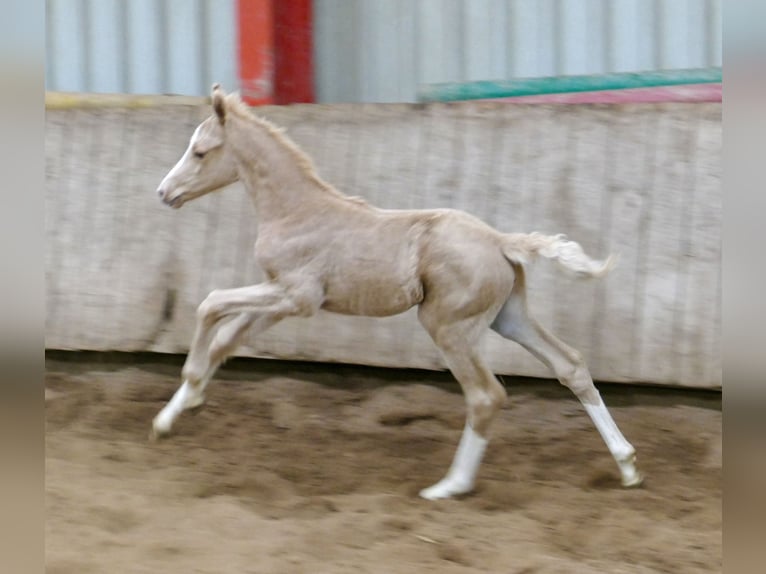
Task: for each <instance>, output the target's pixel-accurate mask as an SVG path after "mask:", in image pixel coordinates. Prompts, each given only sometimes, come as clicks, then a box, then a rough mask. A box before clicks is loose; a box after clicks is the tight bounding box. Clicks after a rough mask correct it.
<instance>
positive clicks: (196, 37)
mask: <svg viewBox="0 0 766 574" xmlns="http://www.w3.org/2000/svg"><path fill="white" fill-rule="evenodd" d="M46 35H47V44H48V45H47V49H46V54H47V62H46V89H48V90H52V91H67V92H69V91H71V92H99V93H130V94H162V93H176V94H183V95H204V94H207V92H208V90H209V89H210V84H212V83H213V82H214V81H220V82H223V83H224V85H226V86H230V87H237V85H238V81H237V51H236V42H237V36H236V0H129V1H128V0H47V2H46Z"/></svg>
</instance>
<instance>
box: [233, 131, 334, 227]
mask: <svg viewBox="0 0 766 574" xmlns="http://www.w3.org/2000/svg"><path fill="white" fill-rule="evenodd" d="M228 137H229V138H230V144H231V145H232V151H233V153H234V155H235V157H236V161H237V165H238V169H239V172H240V179H241V180H242V182H243V183H244V185H245V187H246V189H247V190H248V193H249V194H250V196H251V197H252V199H253V201H254V203H255V208H256V211H257V212H258V219H260V220H267V219H279V218H282V217H285V216H294V215H295V212H296V211H300V210H303V209H306V210H315V209H316V208H317V207H318V205H317V204H318V203H326V202H327V201H328V200H331V199H332V198H331V197H329V196H328V194H327V193H326V192H325V190H324V189H322V186H321V185H320V184H319V182H318V181H317V180H316V178H312V177H311V175H310V174H309V173H307V171H306V168H305V167H304V166H303V165H301V163H300V161H299V158H298V156H297V155H296V153H295V152H294V151H293V150H291V149H289V148H288V146H287V144H286V143H285V142H284V141H281V138H280V137H278V136H277V135H275V134H273V133H272V132H271V130H270V129H269V127H268V126H266V125H264V124H262V123H260V122H259V121H257V120H255V119H253V120H249V119H244V118H237V125H236V126H232V127H231V128H230V131H229V136H228Z"/></svg>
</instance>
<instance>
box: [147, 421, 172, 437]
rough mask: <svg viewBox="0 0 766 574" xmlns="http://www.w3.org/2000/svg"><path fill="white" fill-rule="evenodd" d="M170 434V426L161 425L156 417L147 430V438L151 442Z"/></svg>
mask: <svg viewBox="0 0 766 574" xmlns="http://www.w3.org/2000/svg"><path fill="white" fill-rule="evenodd" d="M169 434H170V426H167V425H163V424H162V423H161V422H160V421H157V420H156V419H155V420H154V421H152V430H151V431H149V440H150V441H151V442H157V441H158V440H160V439H162V438H165V437H167V436H168V435H169Z"/></svg>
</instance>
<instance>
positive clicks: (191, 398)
mask: <svg viewBox="0 0 766 574" xmlns="http://www.w3.org/2000/svg"><path fill="white" fill-rule="evenodd" d="M305 291H306V290H290V289H285V288H284V287H282V286H280V285H278V284H276V283H263V284H259V285H254V286H251V287H242V288H237V289H227V290H220V291H213V292H212V293H210V295H208V297H207V298H206V299H205V300H204V301H203V302H202V304H200V306H199V308H198V310H197V326H196V330H195V334H194V338H193V340H192V345H191V347H190V350H189V355H188V356H187V358H186V362H185V364H184V367H183V370H182V375H183V378H184V382H183V384H182V385H181V387H180V388H179V389H178V390H177V391H176V393H175V394H174V395H173V398H172V399H171V400H170V402H169V403H168V404H167V405H165V407H164V408H163V409H162V410H161V411H160V412H159V414H158V415H157V416H156V417H155V418H154V421H153V423H152V434H151V437H152V438H159V437H161V436H164V435H166V434H168V433H170V431H171V428H172V426H173V423H174V422H175V420H176V419H177V418H178V416H179V415H180V414H181V413H182V412H183V411H184V410H187V409H190V408H194V407H197V406H199V405H201V404H202V403H203V402H204V390H205V387H207V385H208V383H209V382H210V379H212V377H213V375H214V374H215V371H216V370H217V368H218V366H219V365H220V364H221V362H222V361H223V360H224V359H225V358H226V356H227V355H228V354H230V353H231V352H233V351H234V349H236V346H237V344H238V342H239V340H240V338H241V337H242V335H243V334H244V333H245V332H246V331H247V330H248V329H249V328H250V327H251V326H252V327H254V329H255V330H256V332H263V331H265V330H266V329H268V328H269V327H271V326H272V325H274V324H276V323H278V322H279V321H280V320H281V319H283V318H284V317H287V316H290V315H298V314H304V315H305V314H309V313H307V309H312V310H313V311H315V310H316V309H318V308H319V303H313V302H310V301H306V300H305V299H306V298H305V296H302V293H303V292H305ZM313 311H312V312H313ZM232 316H233V317H234V318H233V319H231V320H229V321H228V322H226V323H224V324H221V322H222V321H223V320H224V319H226V318H228V317H232ZM219 325H220V326H219Z"/></svg>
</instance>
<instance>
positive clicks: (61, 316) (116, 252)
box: [45, 94, 722, 388]
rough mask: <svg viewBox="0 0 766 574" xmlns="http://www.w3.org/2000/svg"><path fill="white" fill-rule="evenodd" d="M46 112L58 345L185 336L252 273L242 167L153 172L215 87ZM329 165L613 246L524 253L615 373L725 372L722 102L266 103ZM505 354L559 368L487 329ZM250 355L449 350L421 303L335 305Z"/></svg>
mask: <svg viewBox="0 0 766 574" xmlns="http://www.w3.org/2000/svg"><path fill="white" fill-rule="evenodd" d="M47 104H48V107H47V114H46V140H45V153H46V161H47V163H46V211H45V218H46V261H45V270H46V305H47V307H46V309H47V318H46V328H45V344H46V347H47V348H50V349H87V350H103V351H107V350H120V351H155V352H163V353H185V352H186V351H187V349H188V344H189V341H190V339H191V335H192V331H193V326H194V317H195V309H196V307H197V305H198V304H199V303H200V301H202V299H203V298H204V297H205V295H206V294H207V293H208V292H209V291H211V290H212V289H215V288H227V287H234V286H241V285H245V284H251V283H255V282H258V281H259V280H260V279H261V274H260V271H259V269H258V268H257V267H256V265H255V263H254V261H253V258H252V245H253V242H254V240H255V237H256V234H257V231H258V230H257V225H256V213H255V210H254V208H253V207H252V205H251V204H250V201H249V199H248V197H247V196H246V194H245V193H244V191H243V190H242V189H241V187H240V186H239V184H235V185H233V186H231V187H230V188H229V189H226V190H222V191H221V192H219V193H214V194H211V195H209V196H206V197H204V198H201V199H199V200H197V201H195V202H192V203H189V204H187V205H185V206H184V207H183V208H182V209H181V210H179V211H173V210H171V209H169V208H167V207H165V206H163V205H162V204H161V203H160V202H159V200H158V199H157V196H156V194H155V189H156V187H157V184H158V183H159V181H160V180H161V179H162V177H163V176H164V175H165V173H166V172H167V171H168V170H169V169H170V167H172V166H173V164H174V163H175V162H176V161H177V159H178V158H179V157H180V155H181V153H182V152H183V150H184V149H185V146H186V144H187V142H188V138H189V137H190V136H191V133H192V131H193V130H194V127H195V126H196V124H197V123H198V122H199V121H201V119H203V118H204V117H205V116H206V115H207V114H208V113H209V108H208V106H207V104H206V103H205V102H204V100H201V99H184V98H173V99H164V98H137V97H133V98H117V97H111V98H95V97H82V96H74V95H61V94H59V95H55V94H51V95H50V96H49V98H48V101H47ZM257 111H258V113H259V114H261V115H263V116H265V117H268V118H269V119H270V120H272V121H273V122H275V123H277V124H280V125H283V126H285V127H286V128H287V131H288V134H289V135H290V136H291V137H292V138H293V139H294V140H295V141H296V142H297V143H298V144H299V145H300V146H301V147H302V148H303V149H305V150H306V151H307V152H308V153H309V154H310V155H311V156H312V157H313V158H314V161H315V163H316V165H317V168H318V171H319V172H320V174H321V175H322V177H324V178H325V179H326V180H327V181H329V182H330V183H332V184H333V185H335V186H336V187H337V188H338V189H340V190H341V191H343V192H345V193H348V194H350V195H360V196H363V197H365V198H366V199H368V200H369V201H370V202H372V203H375V204H377V205H379V206H382V207H387V208H426V207H455V208H459V209H464V210H466V211H469V212H471V213H473V214H475V215H477V216H479V217H481V218H482V219H484V220H485V221H487V222H488V223H490V224H492V225H493V226H495V227H497V228H498V229H500V230H502V231H508V232H510V231H541V232H545V233H566V234H567V235H568V236H570V237H571V238H572V239H575V240H577V241H578V242H580V243H581V244H582V245H583V246H584V247H585V249H586V251H587V252H589V253H590V254H591V255H593V256H595V257H603V256H606V255H607V254H609V253H612V252H614V253H617V254H618V255H619V257H620V259H619V263H618V265H617V267H616V268H615V269H614V270H613V271H612V273H611V274H610V275H609V276H608V277H606V278H605V279H602V280H596V281H583V280H577V279H575V278H571V277H568V276H566V275H563V274H562V273H561V272H560V271H558V270H557V269H555V268H554V266H553V265H552V264H549V263H548V262H545V261H541V262H539V263H537V264H535V266H534V267H532V268H531V269H530V273H529V280H528V286H529V296H530V304H531V307H532V311H533V312H534V314H535V315H536V316H537V317H538V319H539V320H540V322H541V323H543V324H544V325H546V326H547V327H549V328H550V329H552V330H553V331H554V332H555V333H557V334H558V335H559V336H560V337H561V338H563V339H564V340H565V341H567V342H568V343H570V344H571V345H572V346H574V347H575V348H577V349H579V350H580V351H581V352H582V353H583V355H584V356H585V358H586V360H587V361H588V363H589V365H590V367H591V370H592V372H593V375H594V378H596V379H598V380H604V381H615V382H633V383H653V384H667V385H683V386H692V387H707V388H718V387H720V386H721V358H720V349H721V337H720V323H721V300H720V294H721V265H720V258H721V213H722V198H721V195H722V192H721V106H720V104H650V105H647V104H638V105H592V106H589V105H583V106H528V105H508V104H503V103H499V102H463V103H453V104H441V103H435V104H427V105H407V104H395V105H305V106H289V107H267V108H260V109H258V110H257ZM484 345H485V348H486V352H487V354H488V356H489V357H490V358H491V363H492V366H493V368H494V369H495V371H496V372H497V373H500V374H517V375H529V376H546V377H547V376H550V373H549V372H548V370H547V369H546V368H545V367H544V366H542V365H541V364H539V363H538V362H537V361H536V360H535V359H534V358H532V357H531V356H529V355H528V354H527V353H526V352H525V351H523V350H522V349H521V348H520V347H518V346H516V345H515V344H513V343H509V342H506V341H504V340H503V339H501V338H499V336H496V335H495V334H494V333H490V334H488V336H487V338H486V341H485V342H484ZM237 354H238V355H242V356H254V357H278V358H284V359H299V360H303V359H305V360H313V361H327V362H348V363H356V364H367V365H379V366H390V367H416V368H426V369H441V368H443V363H442V360H441V357H440V356H439V354H438V351H437V350H436V348H435V346H434V345H433V344H432V343H431V341H430V339H429V338H428V336H427V335H426V334H425V332H423V331H422V329H421V328H420V326H419V325H418V323H417V320H416V318H415V315H414V313H413V312H408V313H405V314H403V315H400V316H397V317H391V318H385V319H371V318H363V317H341V316H334V315H331V314H327V313H321V314H320V316H318V317H314V318H311V319H289V320H286V321H285V322H284V323H282V324H280V325H278V326H277V327H274V328H273V329H271V330H270V331H268V332H266V333H265V334H263V335H262V336H260V337H258V338H257V339H255V338H252V337H251V338H249V339H246V340H245V341H244V344H243V345H242V347H241V348H240V349H239V351H238V352H237Z"/></svg>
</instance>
